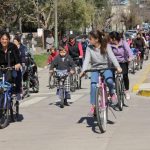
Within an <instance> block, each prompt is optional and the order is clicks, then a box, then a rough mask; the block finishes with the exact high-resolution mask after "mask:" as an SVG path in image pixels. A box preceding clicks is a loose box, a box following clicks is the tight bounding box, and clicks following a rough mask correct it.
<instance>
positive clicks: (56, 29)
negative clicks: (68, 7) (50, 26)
mask: <svg viewBox="0 0 150 150" xmlns="http://www.w3.org/2000/svg"><path fill="white" fill-rule="evenodd" d="M54 3H55V48H58V15H57V13H58V12H57V5H58V3H57V0H55V2H54Z"/></svg>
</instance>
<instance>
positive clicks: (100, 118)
mask: <svg viewBox="0 0 150 150" xmlns="http://www.w3.org/2000/svg"><path fill="white" fill-rule="evenodd" d="M102 93H103V92H102ZM100 95H101V97H102V96H103V94H100V88H97V89H96V105H95V108H96V118H97V123H98V127H99V129H100V132H101V133H104V132H106V128H107V116H108V114H107V112H108V111H107V107H106V108H103V109H102V108H101V107H100V105H101V104H102V101H101V99H100Z"/></svg>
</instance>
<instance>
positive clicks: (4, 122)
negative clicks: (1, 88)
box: [0, 95, 10, 129]
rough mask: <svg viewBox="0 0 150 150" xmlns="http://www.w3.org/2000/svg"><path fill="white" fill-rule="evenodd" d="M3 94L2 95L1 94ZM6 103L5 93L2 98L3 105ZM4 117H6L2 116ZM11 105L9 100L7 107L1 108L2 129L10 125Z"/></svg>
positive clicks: (0, 126) (0, 122)
mask: <svg viewBox="0 0 150 150" xmlns="http://www.w3.org/2000/svg"><path fill="white" fill-rule="evenodd" d="M1 96H2V95H1ZM3 104H4V95H3V98H2V99H1V106H2V105H3ZM2 117H4V118H2ZM9 121H10V118H9V106H8V100H7V103H6V108H5V109H4V108H3V107H2V108H0V129H4V128H6V127H7V126H8V125H9Z"/></svg>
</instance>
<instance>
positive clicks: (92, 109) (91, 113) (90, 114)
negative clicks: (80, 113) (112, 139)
mask: <svg viewBox="0 0 150 150" xmlns="http://www.w3.org/2000/svg"><path fill="white" fill-rule="evenodd" d="M88 116H89V117H93V116H95V107H94V106H91V108H90V112H89V113H88Z"/></svg>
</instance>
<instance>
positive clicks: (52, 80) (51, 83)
mask: <svg viewBox="0 0 150 150" xmlns="http://www.w3.org/2000/svg"><path fill="white" fill-rule="evenodd" d="M55 74H56V72H55V70H54V72H53V73H49V80H48V83H49V89H53V88H55V86H56V78H55Z"/></svg>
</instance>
